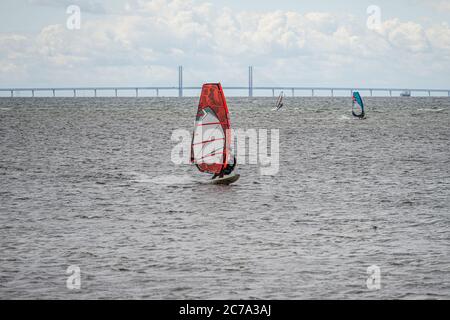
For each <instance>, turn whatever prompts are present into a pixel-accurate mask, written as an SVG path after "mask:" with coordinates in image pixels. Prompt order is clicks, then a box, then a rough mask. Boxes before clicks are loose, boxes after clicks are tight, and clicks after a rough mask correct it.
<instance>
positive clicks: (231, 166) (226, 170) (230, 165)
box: [212, 156, 236, 180]
mask: <svg viewBox="0 0 450 320" xmlns="http://www.w3.org/2000/svg"><path fill="white" fill-rule="evenodd" d="M235 167H236V157H235V156H233V161H232V162H231V163H228V164H227V166H226V167H225V168H224V169H223V170H222V171H221V172H220V173H216V174H215V175H214V176H213V177H212V180H214V179H216V178H217V177H219V178H223V177H224V176H228V175H230V174H231V173H232V172H233V171H234V168H235Z"/></svg>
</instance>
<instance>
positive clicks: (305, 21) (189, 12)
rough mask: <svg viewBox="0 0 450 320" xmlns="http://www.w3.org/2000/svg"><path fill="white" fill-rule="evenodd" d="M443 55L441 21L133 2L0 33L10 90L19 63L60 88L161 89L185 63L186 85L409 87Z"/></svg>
mask: <svg viewBox="0 0 450 320" xmlns="http://www.w3.org/2000/svg"><path fill="white" fill-rule="evenodd" d="M35 1H37V0H35ZM37 2H40V3H47V4H50V3H52V2H54V1H51V0H43V1H37ZM88 2H91V1H88ZM92 3H95V2H92ZM449 55H450V28H449V27H448V25H446V24H436V25H433V26H430V27H424V26H422V25H421V24H419V23H415V22H402V21H400V20H399V19H392V20H388V21H385V22H383V25H382V27H381V28H379V29H378V30H377V31H371V30H368V29H367V28H366V25H365V21H360V20H358V19H357V18H355V17H354V16H351V15H347V14H336V13H326V12H309V13H303V14H302V13H298V12H293V11H281V10H278V11H274V12H259V13H256V12H246V11H234V10H232V9H229V8H224V7H217V6H214V5H212V4H210V3H206V2H201V3H199V2H194V1H181V0H174V1H167V0H153V1H142V0H133V1H128V3H127V6H126V14H123V15H110V16H109V15H104V16H99V18H96V19H94V20H93V19H83V22H82V28H81V30H76V31H71V30H68V29H67V28H66V27H65V25H63V24H60V25H49V26H47V27H45V28H43V29H42V30H41V32H40V33H39V34H38V35H37V36H36V37H35V38H31V37H28V36H25V35H21V34H3V35H0V66H3V67H2V68H1V69H0V81H1V83H2V84H8V85H9V83H8V81H10V77H9V76H8V73H9V72H10V71H8V70H12V69H11V68H12V66H21V70H22V73H21V74H22V76H23V77H24V78H23V79H22V82H28V83H31V82H34V81H36V79H37V77H36V74H40V76H41V77H44V78H45V79H44V80H45V81H47V82H52V83H55V84H61V85H63V84H67V85H69V84H86V85H89V84H93V83H95V84H97V85H109V84H120V85H127V84H128V85H134V84H144V83H145V84H165V85H167V84H170V83H174V82H176V66H177V65H179V64H183V65H184V66H185V70H186V73H187V74H186V76H185V79H186V81H188V82H189V81H192V82H195V84H199V83H201V82H202V81H211V80H214V81H218V80H222V81H224V82H229V83H230V84H244V83H246V67H247V66H248V65H250V64H252V65H255V67H256V68H255V72H256V74H255V80H256V81H259V84H286V85H289V84H292V85H293V84H296V85H330V84H334V85H342V86H345V85H375V86H377V85H393V86H408V83H403V81H411V79H414V77H413V76H412V75H414V74H417V75H420V76H421V77H426V76H429V77H433V81H434V83H436V81H441V82H443V80H442V79H447V75H446V74H447V73H448V72H449V71H450V65H449V61H448V60H449V59H448V57H449ZM355 66H357V67H355ZM436 70H437V73H436ZM211 75H216V76H217V78H214V79H211ZM256 76H257V77H256ZM430 79H431V78H430ZM39 80H42V79H41V78H39ZM423 81H427V79H425V78H424V79H423ZM399 82H402V83H399ZM444 84H446V83H445V82H444ZM11 85H12V84H11Z"/></svg>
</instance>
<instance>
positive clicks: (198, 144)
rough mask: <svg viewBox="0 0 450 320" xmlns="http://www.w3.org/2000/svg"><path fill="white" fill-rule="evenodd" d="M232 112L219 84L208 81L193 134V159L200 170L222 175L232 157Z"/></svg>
mask: <svg viewBox="0 0 450 320" xmlns="http://www.w3.org/2000/svg"><path fill="white" fill-rule="evenodd" d="M230 143H231V137H230V115H229V113H228V107H227V102H226V100H225V95H224V94H223V90H222V86H221V84H220V83H211V84H205V85H203V88H202V94H201V96H200V103H199V105H198V110H197V116H196V121H195V128H194V134H193V137H192V148H191V162H192V163H194V164H195V165H196V166H197V168H198V169H199V170H200V171H201V172H207V173H212V174H220V173H221V172H222V170H223V169H224V168H225V167H226V166H227V164H228V161H229V157H230Z"/></svg>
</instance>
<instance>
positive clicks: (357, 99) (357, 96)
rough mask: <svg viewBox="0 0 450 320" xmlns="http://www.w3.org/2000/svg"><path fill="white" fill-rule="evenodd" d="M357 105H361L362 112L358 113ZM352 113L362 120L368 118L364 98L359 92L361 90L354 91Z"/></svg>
mask: <svg viewBox="0 0 450 320" xmlns="http://www.w3.org/2000/svg"><path fill="white" fill-rule="evenodd" d="M355 106H357V107H359V109H360V113H359V114H357V113H356V112H355ZM352 115H353V116H354V117H355V118H358V119H361V120H362V119H365V118H366V112H365V108H364V102H363V99H362V97H361V95H360V94H359V92H354V93H353V95H352Z"/></svg>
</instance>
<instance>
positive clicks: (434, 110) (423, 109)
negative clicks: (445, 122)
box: [417, 108, 445, 112]
mask: <svg viewBox="0 0 450 320" xmlns="http://www.w3.org/2000/svg"><path fill="white" fill-rule="evenodd" d="M444 110H445V109H429V108H420V109H417V111H423V112H442V111H444Z"/></svg>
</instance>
